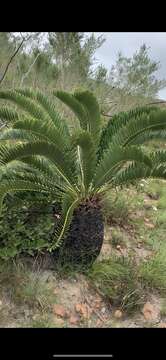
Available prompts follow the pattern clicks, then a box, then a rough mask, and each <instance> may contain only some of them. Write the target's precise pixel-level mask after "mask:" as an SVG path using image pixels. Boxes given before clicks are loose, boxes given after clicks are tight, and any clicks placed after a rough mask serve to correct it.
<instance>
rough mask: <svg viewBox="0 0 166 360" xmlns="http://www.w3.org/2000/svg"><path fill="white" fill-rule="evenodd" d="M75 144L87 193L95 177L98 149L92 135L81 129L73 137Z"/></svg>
mask: <svg viewBox="0 0 166 360" xmlns="http://www.w3.org/2000/svg"><path fill="white" fill-rule="evenodd" d="M72 144H73V146H76V147H77V157H78V163H79V165H80V173H81V178H82V183H83V185H84V189H85V193H87V192H88V188H89V185H90V183H91V181H92V179H93V176H94V171H95V166H96V151H95V146H94V142H93V139H92V136H91V134H90V133H88V132H87V131H81V132H79V133H78V134H76V135H75V136H73V139H72Z"/></svg>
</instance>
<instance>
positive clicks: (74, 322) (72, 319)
mask: <svg viewBox="0 0 166 360" xmlns="http://www.w3.org/2000/svg"><path fill="white" fill-rule="evenodd" d="M78 321H79V318H78V317H77V316H74V315H71V316H70V319H69V322H70V324H72V325H77V324H78Z"/></svg>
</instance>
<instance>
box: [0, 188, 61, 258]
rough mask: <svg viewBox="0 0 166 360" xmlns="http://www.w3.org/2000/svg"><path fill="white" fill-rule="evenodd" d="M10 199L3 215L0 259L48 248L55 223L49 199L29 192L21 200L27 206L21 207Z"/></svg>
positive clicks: (1, 220) (0, 227)
mask: <svg viewBox="0 0 166 360" xmlns="http://www.w3.org/2000/svg"><path fill="white" fill-rule="evenodd" d="M35 195H36V194H35ZM10 200H11V201H10V207H9V203H8V201H7V202H6V205H5V206H4V208H3V211H2V214H1V216H0V258H2V259H4V260H7V259H9V258H13V257H15V256H16V255H17V254H20V253H27V254H29V255H33V254H34V252H36V251H42V250H44V249H46V248H47V246H48V245H49V241H50V239H51V236H52V234H53V229H54V226H55V218H54V217H53V213H52V208H51V207H50V206H49V204H48V203H47V202H46V199H45V198H42V196H40V198H38V199H37V197H36V196H33V195H32V194H28V196H26V197H25V198H24V196H23V197H22V198H21V199H19V202H20V201H23V205H24V206H22V207H21V208H18V207H17V202H16V201H14V202H13V204H12V199H10ZM17 200H18V199H17Z"/></svg>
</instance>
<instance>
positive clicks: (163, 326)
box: [158, 322, 166, 328]
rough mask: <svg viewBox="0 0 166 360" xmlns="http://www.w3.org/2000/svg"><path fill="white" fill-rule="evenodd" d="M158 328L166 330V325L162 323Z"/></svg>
mask: <svg viewBox="0 0 166 360" xmlns="http://www.w3.org/2000/svg"><path fill="white" fill-rule="evenodd" d="M158 327H160V328H166V323H164V322H161V323H160V324H159V326H158Z"/></svg>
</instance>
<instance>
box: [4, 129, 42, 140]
mask: <svg viewBox="0 0 166 360" xmlns="http://www.w3.org/2000/svg"><path fill="white" fill-rule="evenodd" d="M41 138H42V137H41V136H40V135H37V134H34V133H33V132H31V131H27V130H21V129H13V128H10V129H5V130H3V131H1V132H0V141H8V140H10V141H14V142H15V143H16V142H17V141H18V140H20V141H32V140H33V141H35V140H41Z"/></svg>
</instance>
